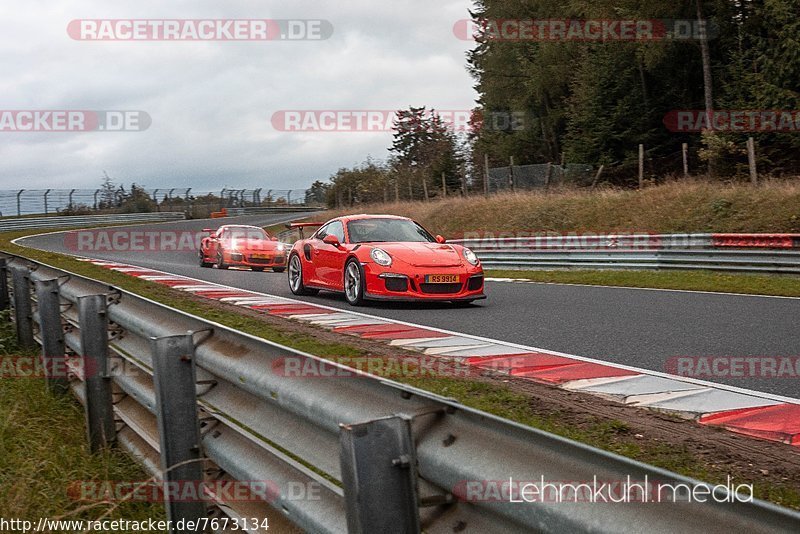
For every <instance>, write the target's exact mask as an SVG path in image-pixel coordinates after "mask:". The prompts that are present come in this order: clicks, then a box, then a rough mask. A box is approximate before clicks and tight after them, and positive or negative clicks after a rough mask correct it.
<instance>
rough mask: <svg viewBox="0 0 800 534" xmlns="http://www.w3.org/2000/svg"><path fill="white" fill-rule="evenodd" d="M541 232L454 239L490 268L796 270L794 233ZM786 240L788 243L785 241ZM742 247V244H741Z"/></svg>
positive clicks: (798, 252) (799, 269)
mask: <svg viewBox="0 0 800 534" xmlns="http://www.w3.org/2000/svg"><path fill="white" fill-rule="evenodd" d="M742 236H743V237H742V238H741V239H740V243H737V239H736V234H664V235H647V234H641V235H619V236H613V235H609V236H541V237H519V238H494V237H490V238H485V239H484V238H478V239H476V238H469V239H460V240H453V241H451V242H452V243H459V244H462V245H464V246H467V247H469V248H471V249H472V250H473V251H474V252H475V254H477V255H478V257H479V258H480V259H481V262H482V263H483V265H484V267H486V268H489V269H510V270H521V269H533V270H535V269H664V270H669V269H680V270H712V271H739V272H760V273H781V274H800V248H798V247H797V245H796V243H797V242H798V239H797V238H794V243H795V244H794V245H793V243H792V241H793V238H792V237H791V236H789V237H788V238H785V239H783V243H782V244H781V246H780V247H777V248H772V246H771V245H772V244H773V243H777V242H778V240H777V239H772V237H773V236H770V235H765V236H763V237H762V236H758V235H756V234H742ZM787 239H788V246H787V244H786V241H787ZM739 247H741V248H739Z"/></svg>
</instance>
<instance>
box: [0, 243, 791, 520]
mask: <svg viewBox="0 0 800 534" xmlns="http://www.w3.org/2000/svg"><path fill="white" fill-rule="evenodd" d="M2 271H3V272H2V273H1V274H2V276H0V278H1V279H2V280H5V279H6V276H7V273H8V274H11V284H10V287H11V290H12V296H13V299H11V300H12V301H13V302H12V304H13V308H14V312H15V313H14V317H15V323H16V328H17V334H18V337H19V340H20V342H21V343H22V344H23V345H26V346H35V344H36V343H39V344H41V345H42V355H43V360H44V363H45V368H52V367H53V365H52V364H53V363H54V362H53V361H52V360H53V359H56V358H59V357H60V356H57V355H62V354H65V352H66V353H67V354H68V357H67V362H68V363H69V365H70V367H72V366H73V364H75V363H76V362H81V361H83V362H84V364H83V370H80V366H76V372H75V373H74V376H72V377H71V379H70V380H67V379H65V378H64V377H63V376H60V377H59V376H53V375H51V376H49V377H48V384H49V386H50V387H51V388H52V389H53V390H56V391H58V390H62V391H63V390H66V389H67V388H69V389H71V390H72V391H73V392H74V393H75V395H76V396H77V397H78V399H79V400H80V401H81V402H82V403H83V405H84V406H85V409H86V414H87V424H88V435H89V439H90V443H91V444H92V446H93V447H94V448H99V447H103V446H108V445H110V444H112V443H114V442H116V443H118V444H119V445H120V446H122V447H123V448H124V449H126V450H127V451H128V452H130V453H131V454H133V455H134V456H135V457H137V458H138V459H139V460H140V461H141V462H142V464H143V465H144V466H145V467H146V468H148V469H149V470H150V471H151V472H152V473H153V474H154V476H157V477H159V479H160V480H165V481H166V482H170V481H172V482H177V481H180V480H183V481H187V480H192V481H199V480H201V479H203V477H204V476H205V477H206V479H208V478H209V477H212V478H213V479H223V480H238V481H271V482H272V484H274V485H275V486H276V487H277V488H280V491H279V492H277V494H276V495H274V498H273V499H271V502H266V501H258V502H237V501H235V500H225V499H224V498H221V497H220V498H217V500H215V501H214V502H212V503H200V504H198V503H197V502H188V503H187V502H175V501H169V500H167V501H166V503H165V506H166V508H167V513H168V518H169V519H173V520H176V519H179V518H190V519H191V518H197V517H200V516H205V515H207V514H208V513H211V514H212V515H213V514H223V513H224V514H227V515H228V516H230V517H249V518H250V517H264V516H266V514H267V513H268V511H269V507H270V506H271V507H273V508H274V509H277V510H280V511H282V512H283V513H284V514H285V516H286V517H287V518H288V519H289V520H291V521H292V522H294V523H295V524H297V525H298V526H300V527H301V528H303V529H305V530H307V531H310V532H351V533H373V532H420V531H422V530H424V531H425V532H431V533H445V532H447V533H452V532H461V531H465V532H520V531H523V530H524V531H542V532H614V533H618V532H643V531H647V532H663V533H667V532H678V531H680V532H701V531H702V532H721V533H726V534H729V533H730V532H748V533H753V534H755V533H760V532H765V533H766V532H770V533H777V532H797V531H798V529H800V514H798V513H796V512H793V511H790V510H787V509H783V508H780V507H777V506H774V505H772V504H769V503H765V502H762V501H753V502H735V503H726V502H716V501H709V502H705V503H700V502H694V503H688V502H681V501H680V499H677V500H676V501H673V500H672V499H669V498H667V499H666V500H668V501H670V502H662V503H661V504H654V503H652V502H623V503H619V504H612V503H595V504H592V503H587V502H562V503H558V502H523V503H517V502H514V503H512V502H510V500H509V499H506V498H505V497H502V496H501V495H500V494H495V493H489V494H487V495H486V496H485V497H482V498H469V497H470V493H469V488H470V487H471V486H470V483H471V482H473V481H474V482H476V483H478V484H480V483H481V482H483V483H488V482H492V481H495V482H497V483H499V484H502V483H503V481H509V477H513V480H514V481H525V482H531V483H538V481H539V480H540V479H541V480H543V481H575V482H576V483H578V482H579V481H583V482H585V483H591V481H592V480H593V478H594V477H596V479H597V480H600V481H623V480H625V479H626V477H628V476H630V478H631V479H632V480H635V481H642V480H645V479H649V480H650V481H651V482H652V481H659V482H661V483H668V484H676V485H677V484H685V485H686V486H687V488H693V487H696V486H697V485H699V484H700V483H699V482H698V481H695V480H691V479H688V478H686V477H683V476H680V475H677V474H674V473H670V472H668V471H665V470H662V469H658V468H655V467H651V466H648V465H645V464H642V463H640V462H636V461H633V460H630V459H627V458H624V457H621V456H617V455H614V454H611V453H608V452H605V451H601V450H598V449H594V448H592V447H589V446H586V445H583V444H580V443H577V442H574V441H570V440H567V439H565V438H561V437H558V436H555V435H552V434H548V433H546V432H543V431H540V430H536V429H533V428H529V427H525V426H522V425H519V424H516V423H513V422H509V421H507V420H503V419H501V418H498V417H495V416H492V415H489V414H486V413H483V412H480V411H477V410H474V409H471V408H468V407H465V406H463V405H461V404H459V403H458V402H455V401H453V400H450V399H446V398H442V397H439V396H436V395H433V394H430V393H427V392H424V391H421V390H417V389H414V388H411V387H408V386H405V385H401V384H398V383H395V382H392V381H389V380H385V379H382V378H378V377H373V376H366V375H365V376H360V377H358V378H353V377H352V376H347V377H339V378H336V377H332V378H330V379H309V378H307V379H299V378H298V379H296V378H288V377H285V376H282V374H281V373H277V372H275V371H273V369H276V368H280V362H281V361H283V359H285V358H294V359H297V361H298V363H299V365H300V366H301V368H302V367H303V366H306V365H310V366H314V367H315V368H320V367H325V366H327V369H329V370H331V371H334V372H333V373H332V374H333V375H336V371H337V370H339V369H340V366H338V365H336V364H333V363H330V362H326V361H325V360H322V359H320V358H317V357H315V356H312V355H309V354H305V353H302V352H299V351H296V350H292V349H290V348H287V347H283V346H280V345H277V344H275V343H271V342H269V341H265V340H263V339H260V338H256V337H253V336H251V335H248V334H245V333H242V332H238V331H236V330H233V329H231V328H228V327H225V326H222V325H219V324H216V323H213V322H210V321H207V320H204V319H201V318H199V317H195V316H191V315H189V314H186V313H183V312H181V311H178V310H175V309H171V308H169V307H167V306H164V305H161V304H158V303H156V302H153V301H150V300H147V299H144V298H142V297H140V296H137V295H135V294H132V293H129V292H126V291H123V290H119V289H116V288H113V287H109V286H108V285H106V284H103V283H101V282H97V281H94V280H90V279H87V278H84V277H81V276H77V275H74V274H71V273H67V272H65V271H63V270H58V269H54V268H52V267H49V266H46V265H43V264H39V263H34V262H31V261H28V260H25V259H22V258H18V257H13V256H12V257H9V258H8V265H6V262H5V261H3V262H2ZM0 285H2V284H0ZM32 292H33V296H32ZM0 297H1V296H0ZM7 300H8V299H6V301H7ZM0 302H3V299H2V298H0ZM81 357H82V359H81ZM86 362H93V365H87V363H86ZM195 460H202V463H200V462H198V461H195ZM176 466H177V467H176ZM202 467H206V468H207V469H202ZM509 482H510V481H509ZM291 484H295V485H297V484H301V485H303V486H305V487H308V486H309V485H313V486H314V487H315V488H316V491H315V492H314V493H313V496H311V495H310V494H306V495H304V496H303V497H302V498H297V497H294V496H293V495H292V494H291V492H288V491H287V490H286V488H288V487H289V486H290V485H291ZM464 488H467V489H466V491H464ZM513 494H514V495H517V496H518V494H517V492H514V493H513ZM714 495H716V496H717V497H718V498H719V500H722V499H724V498H728V497H730V496H731V495H732V494H731V493H729V492H728V490H726V489H723V488H715V489H714ZM206 506H208V508H209V509H206Z"/></svg>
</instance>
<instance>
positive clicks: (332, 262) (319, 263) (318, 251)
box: [313, 221, 347, 290]
mask: <svg viewBox="0 0 800 534" xmlns="http://www.w3.org/2000/svg"><path fill="white" fill-rule="evenodd" d="M324 230H325V235H332V236H336V239H338V240H339V246H333V245H329V244H328V243H325V242H323V241H322V240H319V241H317V242H315V243H314V245H315V254H314V256H313V258H314V264H315V266H316V271H317V277H318V279H319V281H320V282H321V283H322V284H324V285H325V286H326V287H329V288H331V289H337V290H341V289H342V288H344V282H343V279H342V273H343V272H344V261H345V259H346V258H347V249H346V248H345V246H344V226H343V225H342V222H341V221H333V222H332V223H330V224H329V225H327V226H326V227H325V228H324ZM325 235H323V236H322V237H323V239H324V238H325Z"/></svg>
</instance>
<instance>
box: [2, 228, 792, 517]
mask: <svg viewBox="0 0 800 534" xmlns="http://www.w3.org/2000/svg"><path fill="white" fill-rule="evenodd" d="M29 233H34V232H29ZM24 235H27V232H19V233H13V234H10V233H9V234H0V250H4V251H7V252H10V253H12V254H17V255H20V256H25V257H27V258H30V259H32V260H35V261H40V262H43V263H47V264H49V265H53V266H57V267H58V268H61V269H64V270H67V271H71V272H73V273H75V274H79V275H83V276H87V277H90V278H93V279H96V280H101V281H103V282H106V283H109V284H111V285H114V286H116V287H119V288H121V289H125V290H128V291H131V292H135V293H137V294H139V295H141V296H143V297H146V298H149V299H152V300H154V301H156V302H160V303H162V304H165V305H167V306H171V307H173V308H176V309H179V310H182V311H185V312H187V313H191V314H194V315H197V316H200V317H204V318H206V319H208V320H212V321H215V322H218V323H220V324H223V325H226V326H229V327H231V328H235V329H237V330H240V331H242V332H246V333H249V334H252V335H255V336H258V337H261V338H264V339H267V340H270V341H273V342H276V343H280V344H283V345H286V346H289V347H292V348H295V349H298V350H302V351H305V352H308V353H311V354H315V355H317V356H320V357H324V358H328V359H336V358H340V357H351V358H354V357H355V358H357V357H367V356H370V354H369V353H368V352H367V351H366V350H365V349H363V348H358V347H354V346H353V345H349V344H348V343H347V342H346V341H343V342H341V343H333V342H330V341H324V342H323V341H320V340H318V339H316V338H315V337H314V336H312V335H308V334H304V333H297V332H291V331H289V329H285V330H284V329H281V328H278V327H275V326H272V325H269V324H265V323H264V322H262V321H259V320H258V319H257V318H254V317H249V316H243V315H242V314H240V313H238V312H237V311H235V310H230V311H228V310H226V309H222V308H218V307H211V306H208V305H204V304H202V303H200V302H198V301H197V300H195V299H194V298H193V297H190V296H189V295H187V294H185V293H182V292H180V291H177V290H173V289H170V288H168V287H166V286H162V285H159V284H156V283H154V282H148V281H145V280H141V279H138V278H134V277H131V276H128V275H126V274H123V273H118V272H115V271H110V270H108V269H105V268H102V267H99V266H95V265H92V264H90V263H87V262H81V261H78V260H76V259H74V258H71V257H69V256H64V255H61V254H57V253H52V252H44V251H38V250H33V249H28V248H24V247H20V246H18V245H14V244H12V243H11V242H10V241H11V240H12V239H15V238H17V237H22V236H24ZM565 274H568V273H565ZM655 274H659V273H655ZM391 378H392V379H394V380H396V381H398V382H403V383H406V384H409V385H412V386H414V387H418V388H420V389H423V390H426V391H430V392H432V393H436V394H439V395H443V396H446V397H450V398H453V399H456V400H458V401H459V402H461V403H463V404H464V405H466V406H470V407H473V408H476V409H479V410H482V411H485V412H487V413H491V414H494V415H497V416H499V417H503V418H505V419H509V420H512V421H516V422H519V423H521V424H525V425H528V426H531V427H534V428H539V429H542V430H544V431H547V432H551V433H554V434H558V435H561V436H564V437H567V438H569V439H573V440H575V441H579V442H582V443H586V444H588V445H591V446H594V447H598V448H601V449H605V450H609V451H611V452H615V453H617V454H621V455H623V456H627V457H629V458H633V459H635V460H639V461H642V462H645V463H648V464H651V465H654V466H657V467H661V468H664V469H668V470H671V471H674V472H677V473H680V474H683V475H686V476H690V477H693V478H697V479H700V480H705V481H707V482H711V483H724V482H725V473H723V472H721V471H719V470H715V469H712V468H711V467H712V466H711V465H710V464H709V463H708V460H706V459H702V458H698V457H697V456H696V455H694V454H693V453H692V451H690V450H689V449H688V448H682V447H675V446H670V445H668V444H652V443H643V444H637V443H635V441H634V440H633V437H632V436H629V435H628V434H630V431H629V429H628V426H627V424H626V423H625V422H623V421H619V420H613V419H612V420H608V419H599V418H598V419H597V420H596V422H595V423H594V424H590V425H582V426H573V425H570V424H569V423H565V422H564V421H563V420H562V418H561V417H560V414H559V413H552V414H545V415H543V414H540V413H537V412H536V410H535V409H534V407H533V406H531V399H530V398H529V397H526V396H525V395H523V394H520V393H517V392H515V391H512V390H511V389H509V388H508V387H506V386H503V385H501V384H499V383H491V384H488V383H485V382H481V381H472V380H467V379H447V378H442V377H436V378H415V377H398V376H392V377H391ZM687 424H688V423H687ZM754 489H755V494H756V496H757V497H758V498H762V499H766V500H770V501H772V502H775V503H776V504H780V505H782V506H787V507H792V508H798V509H800V491H798V489H797V488H794V487H791V486H789V485H788V484H780V483H778V484H755V485H754Z"/></svg>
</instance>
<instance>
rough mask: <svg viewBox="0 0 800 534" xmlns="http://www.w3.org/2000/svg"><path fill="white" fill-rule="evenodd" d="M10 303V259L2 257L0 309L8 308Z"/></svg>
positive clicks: (0, 267)
mask: <svg viewBox="0 0 800 534" xmlns="http://www.w3.org/2000/svg"><path fill="white" fill-rule="evenodd" d="M10 305H11V304H10V302H9V300H8V260H7V259H6V258H0V310H7V309H8V308H9V306H10Z"/></svg>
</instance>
